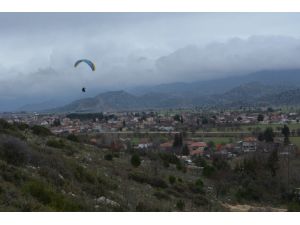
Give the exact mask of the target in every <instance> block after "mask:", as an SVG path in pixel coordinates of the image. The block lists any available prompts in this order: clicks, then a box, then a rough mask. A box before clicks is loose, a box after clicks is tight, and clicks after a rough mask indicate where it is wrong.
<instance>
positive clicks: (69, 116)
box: [66, 113, 116, 120]
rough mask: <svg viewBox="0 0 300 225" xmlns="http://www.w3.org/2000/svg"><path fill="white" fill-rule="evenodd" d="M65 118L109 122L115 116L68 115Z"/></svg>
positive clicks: (96, 114) (92, 114) (99, 114)
mask: <svg viewBox="0 0 300 225" xmlns="http://www.w3.org/2000/svg"><path fill="white" fill-rule="evenodd" d="M66 117H68V118H70V119H79V120H96V119H98V120H109V119H115V118H116V116H115V115H113V114H112V115H103V113H70V114H68V115H67V116H66Z"/></svg>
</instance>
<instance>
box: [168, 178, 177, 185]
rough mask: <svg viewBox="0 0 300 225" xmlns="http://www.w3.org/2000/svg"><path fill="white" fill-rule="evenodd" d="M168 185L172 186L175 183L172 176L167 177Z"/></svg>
mask: <svg viewBox="0 0 300 225" xmlns="http://www.w3.org/2000/svg"><path fill="white" fill-rule="evenodd" d="M169 182H170V184H174V183H175V182H176V178H175V177H174V176H169Z"/></svg>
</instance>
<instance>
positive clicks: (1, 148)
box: [0, 137, 29, 166]
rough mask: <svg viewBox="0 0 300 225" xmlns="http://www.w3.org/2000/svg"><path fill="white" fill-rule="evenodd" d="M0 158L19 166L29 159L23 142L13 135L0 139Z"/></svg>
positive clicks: (27, 150) (26, 147)
mask: <svg viewBox="0 0 300 225" xmlns="http://www.w3.org/2000/svg"><path fill="white" fill-rule="evenodd" d="M0 158H2V159H4V160H5V161H6V162H7V163H9V164H13V165H16V166H21V165H24V164H26V163H27V162H28V161H29V149H28V146H27V145H26V143H25V142H23V141H21V140H20V139H18V138H15V137H7V138H6V139H5V140H0Z"/></svg>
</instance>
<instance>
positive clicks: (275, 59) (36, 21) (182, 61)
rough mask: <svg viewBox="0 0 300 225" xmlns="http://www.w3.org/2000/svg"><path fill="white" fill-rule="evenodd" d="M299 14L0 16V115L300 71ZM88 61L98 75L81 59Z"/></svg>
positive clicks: (9, 14)
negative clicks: (49, 103)
mask: <svg viewBox="0 0 300 225" xmlns="http://www.w3.org/2000/svg"><path fill="white" fill-rule="evenodd" d="M299 21H300V13H28V14H23V13H0V58H1V62H0V82H1V88H0V103H1V104H0V110H7V109H10V108H13V107H17V105H20V104H21V103H20V102H22V103H24V104H26V103H34V102H39V101H42V100H45V101H46V100H49V99H55V98H58V97H59V98H61V99H62V98H65V99H68V98H70V99H72V98H77V97H82V95H81V93H80V89H81V87H82V86H86V87H87V88H88V90H90V92H89V93H88V94H87V95H89V94H90V95H93V94H96V93H99V92H101V91H104V90H110V89H124V88H126V87H130V86H135V85H144V84H159V83H165V82H175V81H186V82H188V81H193V80H201V79H210V78H214V77H223V76H225V75H228V74H229V75H230V74H246V73H249V72H252V71H257V70H261V69H280V68H295V67H297V68H300V60H299V58H300V39H299V38H300V30H299ZM80 58H89V59H91V60H93V61H94V62H95V63H96V66H97V70H96V71H95V72H91V71H90V70H89V69H88V68H87V67H85V66H84V65H82V66H80V67H78V68H76V69H74V67H73V64H74V61H75V60H76V59H80Z"/></svg>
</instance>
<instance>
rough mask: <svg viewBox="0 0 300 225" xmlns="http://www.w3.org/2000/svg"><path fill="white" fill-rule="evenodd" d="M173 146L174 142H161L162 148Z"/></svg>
mask: <svg viewBox="0 0 300 225" xmlns="http://www.w3.org/2000/svg"><path fill="white" fill-rule="evenodd" d="M172 146H173V143H172V142H165V143H162V144H160V147H161V148H171V147H172Z"/></svg>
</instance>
